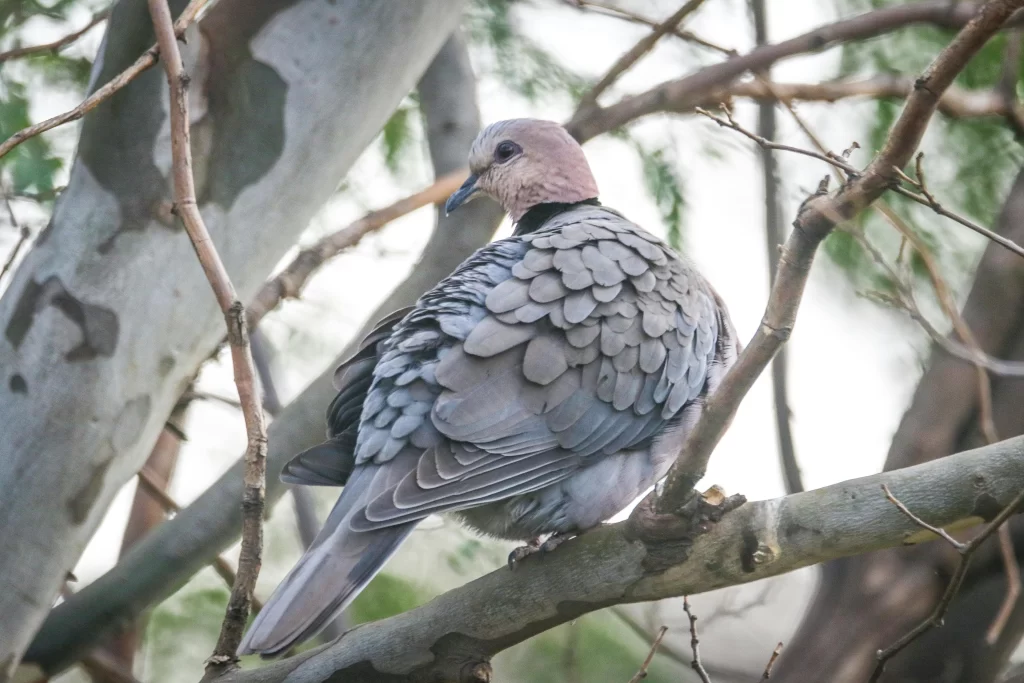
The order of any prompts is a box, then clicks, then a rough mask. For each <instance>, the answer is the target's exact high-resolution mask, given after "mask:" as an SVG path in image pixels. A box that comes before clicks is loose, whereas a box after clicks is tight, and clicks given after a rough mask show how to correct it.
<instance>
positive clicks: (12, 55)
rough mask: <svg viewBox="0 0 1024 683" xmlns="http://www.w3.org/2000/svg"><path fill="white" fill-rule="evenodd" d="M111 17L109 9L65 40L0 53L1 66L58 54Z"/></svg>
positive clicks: (94, 16)
mask: <svg viewBox="0 0 1024 683" xmlns="http://www.w3.org/2000/svg"><path fill="white" fill-rule="evenodd" d="M109 16H110V9H109V8H107V9H105V10H103V11H102V12H97V13H96V14H94V15H92V19H90V20H89V23H88V24H86V25H85V26H83V27H82V28H80V29H78V30H77V31H75V32H74V33H69V34H68V35H66V36H64V37H63V38H58V39H57V40H55V41H53V42H52V43H43V44H42V45H29V46H28V47H16V48H13V49H11V50H7V51H6V52H0V64H3V63H4V62H6V61H8V60H10V59H19V58H21V57H29V56H31V55H37V54H39V53H41V52H52V53H57V52H60V51H61V50H63V49H64V48H65V47H67V46H69V45H71V44H72V43H74V42H75V41H76V40H78V39H79V38H81V37H82V36H84V35H85V34H86V33H88V32H89V31H90V30H91V29H92V28H93V27H95V26H96V25H98V24H100V23H102V22H103V21H106V19H107V17H109Z"/></svg>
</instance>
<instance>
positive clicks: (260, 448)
mask: <svg viewBox="0 0 1024 683" xmlns="http://www.w3.org/2000/svg"><path fill="white" fill-rule="evenodd" d="M149 12H150V14H151V15H152V17H153V28H154V29H155V31H156V37H157V44H158V45H159V46H160V50H161V52H162V54H163V59H162V61H163V64H164V70H165V71H166V72H167V83H168V87H169V88H170V93H171V107H170V110H171V155H172V158H173V165H174V168H173V175H174V206H175V210H176V212H177V214H178V216H180V217H181V219H182V222H183V223H184V225H185V230H186V232H187V233H188V236H189V239H191V240H192V245H193V246H194V247H195V250H196V256H197V257H198V258H199V263H200V264H201V265H202V267H203V271H204V272H205V273H206V277H207V279H208V280H209V281H210V287H211V288H212V289H213V293H214V296H215V297H216V299H217V303H218V304H219V305H220V309H221V311H222V312H223V313H224V320H225V323H226V324H227V328H228V343H229V344H230V346H231V358H232V365H233V366H234V375H235V386H236V387H237V388H238V399H239V401H240V402H241V404H242V414H243V416H244V418H245V430H246V436H247V440H248V446H247V448H246V451H245V463H246V467H245V475H244V479H245V493H244V494H243V497H242V509H243V518H242V552H241V555H240V557H239V560H238V573H237V574H236V576H235V583H234V585H233V586H232V589H231V597H230V599H229V600H228V608H227V612H226V614H225V615H224V623H223V624H222V626H221V632H220V637H219V638H218V639H217V645H216V647H215V649H214V651H213V654H212V655H211V656H210V659H209V660H208V662H207V671H208V672H210V671H214V670H221V669H223V668H225V667H227V666H230V665H233V664H234V663H235V662H237V661H238V660H237V656H236V655H235V652H236V650H238V644H239V643H240V642H241V639H242V633H243V631H244V630H245V624H246V620H247V619H248V617H249V608H250V605H251V603H252V598H253V589H254V588H255V586H256V577H257V576H258V575H259V571H260V563H261V557H262V552H263V508H264V496H265V493H266V466H267V463H266V459H267V428H266V425H265V424H264V420H263V406H262V404H261V401H260V397H259V394H258V382H257V380H256V370H255V367H254V365H253V360H252V353H251V351H250V349H249V335H248V326H247V325H246V322H245V308H244V307H243V306H242V303H241V302H240V301H239V300H238V297H237V296H236V295H235V288H234V285H232V284H231V278H230V277H229V276H228V273H227V270H226V269H225V268H224V263H223V262H222V261H221V259H220V255H219V254H218V253H217V249H216V247H214V245H213V241H212V240H211V239H210V233H209V231H208V230H207V229H206V224H205V223H204V222H203V217H202V214H200V213H199V206H198V205H197V203H196V190H195V179H194V178H193V176H192V152H191V143H190V141H189V116H188V81H189V79H188V75H187V74H186V73H185V70H184V66H183V65H182V61H181V53H180V51H179V50H178V42H177V36H176V31H175V26H174V24H173V23H172V21H171V11H170V8H169V7H168V5H167V0H149Z"/></svg>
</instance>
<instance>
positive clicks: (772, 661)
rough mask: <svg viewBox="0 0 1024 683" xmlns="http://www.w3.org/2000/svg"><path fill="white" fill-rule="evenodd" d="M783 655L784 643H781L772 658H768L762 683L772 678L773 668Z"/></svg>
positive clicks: (776, 647) (773, 652) (762, 675)
mask: <svg viewBox="0 0 1024 683" xmlns="http://www.w3.org/2000/svg"><path fill="white" fill-rule="evenodd" d="M781 654H782V643H781V642H779V644H778V645H776V646H775V649H774V650H772V656H771V657H769V658H768V663H767V664H765V667H764V673H763V674H761V683H764V682H765V681H767V680H769V679H770V678H771V677H772V668H773V667H774V666H775V660H776V659H778V658H779V655H781Z"/></svg>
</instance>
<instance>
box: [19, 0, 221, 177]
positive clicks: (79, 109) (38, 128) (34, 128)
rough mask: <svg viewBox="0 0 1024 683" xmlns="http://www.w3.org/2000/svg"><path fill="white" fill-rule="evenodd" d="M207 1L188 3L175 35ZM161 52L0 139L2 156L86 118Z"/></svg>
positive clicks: (154, 49)
mask: <svg viewBox="0 0 1024 683" xmlns="http://www.w3.org/2000/svg"><path fill="white" fill-rule="evenodd" d="M206 3H207V0H191V2H189V3H188V6H187V7H185V9H184V10H182V12H181V15H180V16H179V17H178V20H177V21H175V22H174V35H175V36H177V37H179V38H180V37H181V36H182V35H184V33H185V29H187V28H188V27H189V24H191V23H192V22H193V21H194V20H195V18H196V17H197V16H199V12H200V11H202V9H203V7H205V5H206ZM159 54H160V51H159V48H158V47H157V46H156V45H154V46H152V47H151V48H149V49H148V50H146V51H145V52H143V53H142V56H141V57H139V58H138V59H137V60H135V63H134V64H132V65H131V66H130V67H128V68H127V69H125V70H124V71H122V72H121V73H119V74H118V75H117V76H115V77H114V78H112V79H111V80H110V81H109V82H107V83H106V84H104V85H103V86H101V87H99V88H97V89H96V91H95V92H94V93H92V94H91V95H89V96H88V97H86V98H85V99H84V100H82V103H81V104H79V105H78V106H76V107H75V108H74V109H69V110H68V111H66V112H64V113H63V114H58V115H57V116H53V117H51V118H48V119H46V120H45V121H40V122H39V123H36V124H33V125H31V126H29V127H28V128H23V129H22V130H19V131H18V132H17V133H15V134H14V135H12V136H11V137H9V138H7V139H6V140H4V141H3V142H0V157H3V156H4V155H6V154H7V153H8V152H10V151H11V150H12V149H14V148H15V147H17V146H18V145H20V144H21V143H23V142H25V140H28V139H29V138H34V137H35V136H37V135H39V134H40V133H45V132H46V131H48V130H52V129H54V128H56V127H57V126H62V125H64V124H65V123H70V122H72V121H77V120H78V119H80V118H82V117H83V116H85V115H86V114H88V113H89V112H90V111H92V110H93V109H95V108H96V107H97V106H98V105H99V104H100V103H101V102H103V101H104V100H106V99H109V98H110V96H111V95H113V94H114V93H116V92H117V91H118V90H120V89H121V88H123V87H125V86H126V85H128V84H129V83H131V82H132V81H133V80H134V79H135V77H136V76H138V75H139V74H141V73H142V72H143V71H145V70H146V69H148V68H150V67H151V66H153V65H154V64H156V60H157V57H158V56H159Z"/></svg>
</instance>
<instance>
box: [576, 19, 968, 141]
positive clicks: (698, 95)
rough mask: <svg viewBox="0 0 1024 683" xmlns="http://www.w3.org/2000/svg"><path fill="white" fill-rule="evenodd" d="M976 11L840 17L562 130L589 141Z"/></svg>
mask: <svg viewBox="0 0 1024 683" xmlns="http://www.w3.org/2000/svg"><path fill="white" fill-rule="evenodd" d="M976 9H977V6H976V5H975V4H973V3H970V2H956V3H950V2H947V1H946V0H925V1H924V2H911V3H904V4H899V5H893V6H891V7H885V8H883V9H878V10H873V11H871V12H867V13H865V14H862V15H859V16H856V17H851V18H849V19H841V20H839V21H836V22H834V23H832V24H828V25H825V26H820V27H818V28H816V29H814V30H813V31H809V32H807V33H805V34H803V35H800V36H797V37H795V38H791V39H790V40H786V41H783V42H781V43H776V44H772V45H765V46H764V47H760V48H755V49H754V50H752V51H750V52H748V53H746V54H744V55H740V56H738V57H733V58H731V59H728V60H726V61H724V62H721V63H719V64H715V65H714V66H710V67H707V68H704V69H700V70H699V71H697V72H695V73H693V74H691V75H689V76H684V77H683V78H680V79H677V80H673V81H668V82H666V83H663V84H661V85H660V86H658V87H656V88H653V89H651V90H648V91H646V92H644V93H642V94H640V95H635V96H632V97H626V98H624V99H622V100H621V101H620V102H618V103H616V104H613V105H611V106H608V107H597V108H591V109H590V110H588V112H587V113H586V116H582V115H580V116H577V117H575V118H574V119H573V120H572V121H570V122H569V124H568V125H567V128H568V129H569V131H570V132H571V133H572V134H573V135H574V136H575V137H576V138H577V139H578V140H589V139H590V138H592V137H594V136H595V135H598V134H600V133H602V132H605V131H608V130H612V129H614V128H618V127H619V126H623V125H625V124H627V123H629V122H630V121H632V120H633V119H635V118H638V117H640V116H645V115H647V114H652V113H655V112H685V111H690V110H692V109H693V108H694V107H695V106H697V105H699V104H701V103H702V102H705V101H706V99H707V97H708V96H709V95H710V93H711V92H712V91H713V90H714V89H715V88H722V87H725V86H727V85H729V84H730V83H731V82H732V81H734V80H735V79H737V78H739V77H740V76H742V75H743V74H744V73H746V72H748V71H763V70H764V69H767V68H768V67H770V66H772V65H773V64H775V63H776V62H778V61H780V60H782V59H786V58H788V57H793V56H795V55H799V54H805V53H811V52H820V51H822V50H824V49H826V48H829V47H834V46H836V45H839V44H842V43H847V42H851V41H855V40H864V39H867V38H873V37H875V36H879V35H882V34H884V33H888V32H890V31H894V30H896V29H899V28H903V27H906V26H911V25H914V24H921V23H928V24H933V25H936V26H942V27H945V28H960V27H962V26H964V25H965V24H967V22H968V21H969V20H970V19H971V18H972V17H973V16H974V13H975V11H976Z"/></svg>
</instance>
